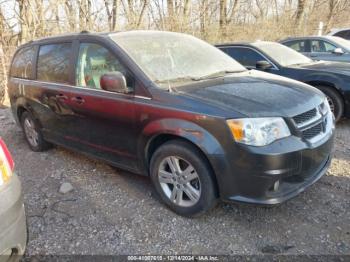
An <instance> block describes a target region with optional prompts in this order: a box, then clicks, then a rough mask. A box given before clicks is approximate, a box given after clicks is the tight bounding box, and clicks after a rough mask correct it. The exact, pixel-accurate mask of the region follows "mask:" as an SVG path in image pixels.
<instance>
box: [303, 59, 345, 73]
mask: <svg viewBox="0 0 350 262" xmlns="http://www.w3.org/2000/svg"><path fill="white" fill-rule="evenodd" d="M299 67H300V68H304V69H310V70H317V71H323V72H331V73H338V74H345V75H348V76H350V63H345V62H330V61H320V62H316V63H312V64H306V65H300V66H299Z"/></svg>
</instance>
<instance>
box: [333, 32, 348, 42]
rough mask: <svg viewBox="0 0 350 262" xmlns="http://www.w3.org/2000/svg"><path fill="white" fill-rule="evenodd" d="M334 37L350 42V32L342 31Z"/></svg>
mask: <svg viewBox="0 0 350 262" xmlns="http://www.w3.org/2000/svg"><path fill="white" fill-rule="evenodd" d="M334 35H335V36H339V37H342V38H345V39H348V40H350V30H344V31H340V32H338V33H336V34H334Z"/></svg>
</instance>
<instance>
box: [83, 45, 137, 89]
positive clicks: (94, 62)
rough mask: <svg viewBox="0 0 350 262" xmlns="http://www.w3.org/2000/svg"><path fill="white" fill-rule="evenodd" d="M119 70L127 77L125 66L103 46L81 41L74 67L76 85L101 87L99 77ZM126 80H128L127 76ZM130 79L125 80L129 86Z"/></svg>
mask: <svg viewBox="0 0 350 262" xmlns="http://www.w3.org/2000/svg"><path fill="white" fill-rule="evenodd" d="M111 72H120V73H122V74H123V75H124V76H125V77H126V78H127V71H126V69H125V67H124V66H123V65H122V64H121V63H120V62H119V61H118V59H117V58H116V57H115V56H114V55H113V54H112V53H111V52H110V51H109V50H108V49H106V48H105V47H103V46H101V45H99V44H94V43H82V44H81V45H80V48H79V57H78V63H77V68H76V83H77V85H78V86H82V87H87V88H91V89H101V85H100V78H101V76H103V75H104V74H106V73H111ZM127 80H129V79H128V78H127ZM130 82H131V81H130V80H129V81H127V85H128V87H129V88H132V87H131V85H132V84H131V83H130Z"/></svg>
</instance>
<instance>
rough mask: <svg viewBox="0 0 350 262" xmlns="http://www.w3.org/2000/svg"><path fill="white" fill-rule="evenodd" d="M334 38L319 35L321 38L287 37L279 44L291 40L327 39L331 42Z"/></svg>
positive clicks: (315, 36)
mask: <svg viewBox="0 0 350 262" xmlns="http://www.w3.org/2000/svg"><path fill="white" fill-rule="evenodd" d="M335 37H336V36H329V35H321V36H317V35H314V36H297V37H288V38H285V39H283V40H281V41H280V42H285V41H293V40H303V39H328V40H332V39H335Z"/></svg>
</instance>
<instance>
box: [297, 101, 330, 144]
mask: <svg viewBox="0 0 350 262" xmlns="http://www.w3.org/2000/svg"><path fill="white" fill-rule="evenodd" d="M324 109H325V107H324V104H323V103H322V104H320V105H319V106H317V107H316V108H313V109H311V110H309V111H306V112H304V113H302V114H299V115H296V116H294V117H292V119H293V122H294V124H295V126H296V128H297V130H298V131H299V134H300V137H301V138H302V139H304V140H306V141H308V142H310V143H317V142H318V141H320V140H322V139H323V138H324V137H325V136H326V135H327V134H328V133H329V132H331V130H332V127H333V124H332V123H333V117H332V115H331V114H332V113H331V112H330V111H327V110H324Z"/></svg>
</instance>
